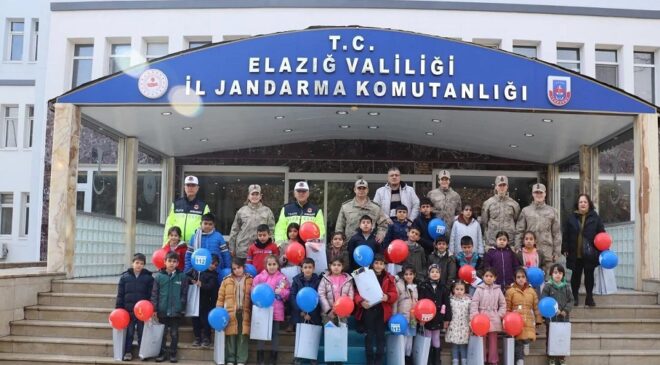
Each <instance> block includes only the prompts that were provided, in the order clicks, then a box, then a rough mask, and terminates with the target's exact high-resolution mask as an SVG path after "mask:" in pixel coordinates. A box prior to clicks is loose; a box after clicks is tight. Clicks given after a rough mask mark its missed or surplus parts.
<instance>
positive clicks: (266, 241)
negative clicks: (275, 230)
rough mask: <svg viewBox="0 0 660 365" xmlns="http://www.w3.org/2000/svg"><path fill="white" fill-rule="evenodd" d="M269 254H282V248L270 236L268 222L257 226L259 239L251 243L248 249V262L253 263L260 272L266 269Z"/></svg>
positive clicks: (276, 255) (277, 255)
mask: <svg viewBox="0 0 660 365" xmlns="http://www.w3.org/2000/svg"><path fill="white" fill-rule="evenodd" d="M268 256H275V257H279V256H280V250H279V249H278V248H277V245H276V244H275V242H273V239H272V238H270V228H268V225H267V224H260V225H259V226H257V240H256V241H254V243H253V244H251V245H250V247H249V248H248V251H247V261H246V263H247V264H252V265H254V267H255V268H256V269H257V274H260V273H261V272H262V271H264V269H265V265H264V263H265V262H266V261H265V260H266V257H268Z"/></svg>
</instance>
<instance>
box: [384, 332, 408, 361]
mask: <svg viewBox="0 0 660 365" xmlns="http://www.w3.org/2000/svg"><path fill="white" fill-rule="evenodd" d="M405 362H406V336H399V335H387V365H401V364H405Z"/></svg>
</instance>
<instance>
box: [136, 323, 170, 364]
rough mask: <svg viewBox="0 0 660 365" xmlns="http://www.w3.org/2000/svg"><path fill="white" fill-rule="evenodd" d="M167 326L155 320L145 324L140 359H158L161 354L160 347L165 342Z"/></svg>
mask: <svg viewBox="0 0 660 365" xmlns="http://www.w3.org/2000/svg"><path fill="white" fill-rule="evenodd" d="M164 332H165V325H164V324H160V323H158V322H156V321H154V320H148V321H147V322H144V329H143V330H142V341H141V342H140V359H142V360H144V359H148V358H150V357H156V356H158V354H160V346H161V345H162V342H163V333H164Z"/></svg>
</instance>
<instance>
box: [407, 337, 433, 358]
mask: <svg viewBox="0 0 660 365" xmlns="http://www.w3.org/2000/svg"><path fill="white" fill-rule="evenodd" d="M429 351H431V337H426V336H424V335H422V334H421V333H418V334H417V336H415V339H414V340H413V349H412V356H413V364H414V365H426V364H427V363H428V361H429Z"/></svg>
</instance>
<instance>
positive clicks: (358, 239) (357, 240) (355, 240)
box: [348, 228, 381, 271]
mask: <svg viewBox="0 0 660 365" xmlns="http://www.w3.org/2000/svg"><path fill="white" fill-rule="evenodd" d="M360 245H367V246H369V247H370V248H371V249H372V250H373V251H374V255H375V254H377V253H381V250H380V244H378V242H376V232H375V231H373V230H372V231H371V234H369V238H367V239H366V240H365V239H364V235H363V234H362V231H360V229H359V228H358V229H357V231H355V234H354V235H353V237H351V239H350V240H348V258H349V260H350V261H351V271H354V270H357V269H359V268H360V266H359V265H358V264H357V263H356V262H355V259H353V251H355V249H356V248H357V247H358V246H360Z"/></svg>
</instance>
